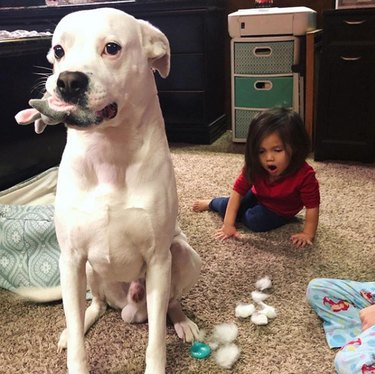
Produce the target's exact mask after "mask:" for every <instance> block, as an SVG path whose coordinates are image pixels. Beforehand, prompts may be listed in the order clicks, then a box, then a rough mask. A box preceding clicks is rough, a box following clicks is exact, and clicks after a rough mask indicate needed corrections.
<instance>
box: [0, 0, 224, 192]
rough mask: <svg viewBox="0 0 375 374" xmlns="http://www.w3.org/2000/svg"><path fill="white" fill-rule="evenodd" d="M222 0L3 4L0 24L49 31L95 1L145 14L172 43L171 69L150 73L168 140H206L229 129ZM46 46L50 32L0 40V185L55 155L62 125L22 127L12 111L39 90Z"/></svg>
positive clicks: (60, 143)
mask: <svg viewBox="0 0 375 374" xmlns="http://www.w3.org/2000/svg"><path fill="white" fill-rule="evenodd" d="M20 1H21V0H18V2H17V4H18V5H20ZM25 3H27V0H25ZM0 5H1V3H0ZM224 5H225V1H224V0H164V1H163V0H139V1H106V2H101V3H99V2H98V3H90V4H82V5H66V6H59V7H47V6H45V5H39V6H28V7H22V6H18V7H1V8H0V29H1V30H7V31H14V30H19V29H23V30H29V31H30V30H35V31H38V32H45V31H50V32H53V30H54V28H55V26H56V24H57V23H58V22H59V20H60V19H61V18H62V17H63V16H65V15H66V14H68V13H71V12H73V11H77V10H82V9H91V8H97V7H114V8H118V9H121V10H123V11H125V12H127V13H129V14H131V15H133V16H135V17H136V18H141V19H145V20H148V21H150V22H151V23H152V24H153V25H155V26H156V27H158V28H159V29H160V30H161V31H163V32H164V33H165V34H166V36H167V37H168V39H169V41H170V45H171V72H170V75H169V76H168V77H167V79H161V78H160V77H159V76H158V74H155V77H156V83H157V86H158V90H159V98H160V104H161V109H162V111H163V114H164V118H165V123H166V133H167V137H168V140H169V141H170V142H186V143H201V144H209V143H212V142H213V141H214V140H216V139H217V138H218V137H219V136H220V135H221V134H222V133H223V132H224V131H225V130H226V129H227V124H226V115H225V74H224V64H225V61H224V53H225V52H224V51H225V45H224V43H225V33H226V30H227V26H226V15H225V9H224ZM49 48H50V37H36V38H25V39H14V40H0V66H1V69H0V85H1V90H0V102H1V108H2V120H1V124H0V190H1V189H4V188H6V187H9V186H11V185H13V184H15V183H17V182H20V181H22V180H24V179H26V178H29V177H31V176H33V175H35V174H37V173H39V172H41V171H43V170H45V169H47V168H48V167H51V166H55V165H57V164H58V163H59V162H60V158H61V153H62V150H63V147H64V144H65V129H64V127H63V126H54V127H48V128H47V129H46V131H45V132H44V133H43V134H41V135H36V134H35V133H34V132H33V126H26V127H20V126H18V125H17V124H16V121H15V119H14V115H15V114H16V113H17V112H18V111H19V110H21V109H24V108H27V107H28V100H29V99H30V98H35V97H40V96H41V95H42V94H41V88H42V86H43V85H42V82H41V77H40V76H38V75H37V73H48V68H49V69H50V68H51V66H50V65H49V63H48V61H47V60H46V57H45V56H46V54H47V52H48V50H49ZM38 82H39V85H38ZM38 87H39V88H40V89H39V90H38Z"/></svg>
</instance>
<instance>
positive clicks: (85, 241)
mask: <svg viewBox="0 0 375 374" xmlns="http://www.w3.org/2000/svg"><path fill="white" fill-rule="evenodd" d="M105 201H106V202H105ZM67 213H68V215H69V219H68V220H66V219H65V220H64V224H63V225H62V227H60V228H59V230H58V232H59V233H60V235H59V236H60V238H61V237H63V238H67V241H68V243H67V244H68V245H67V246H66V245H63V246H62V247H64V248H75V249H77V250H79V251H81V252H82V254H83V255H84V256H85V257H86V256H87V260H88V261H89V263H90V264H91V266H92V268H93V269H94V271H96V272H98V273H100V274H102V275H103V276H106V278H107V279H113V280H116V281H131V280H133V279H137V278H139V277H140V276H141V275H143V270H144V269H143V268H144V263H145V261H144V259H145V257H147V256H148V253H149V251H151V250H152V248H153V244H154V230H153V227H152V223H151V221H150V219H149V214H148V213H147V211H146V210H145V209H142V208H129V207H126V206H125V205H124V203H117V204H111V201H109V202H108V199H103V200H102V199H98V198H96V199H90V198H88V197H86V198H83V199H82V200H81V204H80V205H79V206H77V207H72V208H70V209H69V210H68V211H67ZM64 216H66V214H65V213H64ZM59 221H60V222H61V220H59ZM60 238H59V240H60Z"/></svg>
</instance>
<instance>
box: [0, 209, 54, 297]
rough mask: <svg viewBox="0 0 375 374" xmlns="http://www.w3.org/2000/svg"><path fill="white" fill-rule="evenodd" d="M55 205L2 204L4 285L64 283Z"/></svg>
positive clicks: (0, 276) (0, 269) (0, 273)
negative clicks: (61, 272)
mask: <svg viewBox="0 0 375 374" xmlns="http://www.w3.org/2000/svg"><path fill="white" fill-rule="evenodd" d="M53 215H54V207H53V205H0V287H2V288H6V289H8V290H14V289H15V288H18V287H50V286H57V285H58V284H60V274H59V265H58V261H59V256H60V249H59V246H58V244H57V239H56V233H55V226H54V221H53Z"/></svg>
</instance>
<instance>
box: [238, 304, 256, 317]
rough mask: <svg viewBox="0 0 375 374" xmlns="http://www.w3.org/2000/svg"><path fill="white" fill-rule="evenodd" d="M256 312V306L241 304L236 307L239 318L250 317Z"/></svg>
mask: <svg viewBox="0 0 375 374" xmlns="http://www.w3.org/2000/svg"><path fill="white" fill-rule="evenodd" d="M254 312H255V306H254V304H239V305H237V306H236V309H235V315H236V317H237V318H247V317H250V316H251V315H252V314H253V313H254Z"/></svg>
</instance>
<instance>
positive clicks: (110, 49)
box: [104, 43, 121, 56]
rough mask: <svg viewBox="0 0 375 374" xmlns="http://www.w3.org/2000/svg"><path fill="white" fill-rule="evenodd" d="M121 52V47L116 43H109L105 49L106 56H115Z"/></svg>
mask: <svg viewBox="0 0 375 374" xmlns="http://www.w3.org/2000/svg"><path fill="white" fill-rule="evenodd" d="M120 51H121V46H119V45H118V44H116V43H107V44H106V45H105V47H104V53H105V54H106V55H111V56H115V55H117V53H119V52H120Z"/></svg>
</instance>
